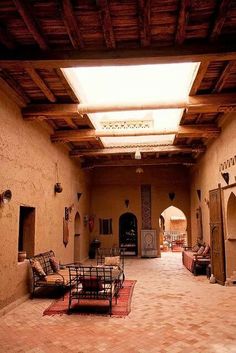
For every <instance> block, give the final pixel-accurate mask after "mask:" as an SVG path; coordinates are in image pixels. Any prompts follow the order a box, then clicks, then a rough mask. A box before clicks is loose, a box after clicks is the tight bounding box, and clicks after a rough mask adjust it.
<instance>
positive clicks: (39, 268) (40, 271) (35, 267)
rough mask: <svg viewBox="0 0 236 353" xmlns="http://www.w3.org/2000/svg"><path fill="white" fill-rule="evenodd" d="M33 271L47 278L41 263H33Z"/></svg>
mask: <svg viewBox="0 0 236 353" xmlns="http://www.w3.org/2000/svg"><path fill="white" fill-rule="evenodd" d="M31 265H32V268H33V270H34V271H35V272H36V274H37V275H38V276H39V277H46V273H45V272H44V270H43V268H42V266H41V265H40V263H39V261H37V260H35V261H33V262H32V263H31Z"/></svg>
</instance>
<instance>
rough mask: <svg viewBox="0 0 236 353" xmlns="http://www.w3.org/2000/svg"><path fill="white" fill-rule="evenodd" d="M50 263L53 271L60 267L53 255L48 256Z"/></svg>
mask: <svg viewBox="0 0 236 353" xmlns="http://www.w3.org/2000/svg"><path fill="white" fill-rule="evenodd" d="M49 261H50V265H51V267H52V269H53V272H58V271H59V269H60V265H59V262H58V261H57V260H56V258H55V256H52V257H50V258H49Z"/></svg>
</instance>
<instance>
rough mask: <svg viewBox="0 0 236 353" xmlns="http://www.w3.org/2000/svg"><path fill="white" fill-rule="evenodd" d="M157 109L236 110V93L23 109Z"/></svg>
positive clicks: (50, 112) (31, 112) (29, 112)
mask: <svg viewBox="0 0 236 353" xmlns="http://www.w3.org/2000/svg"><path fill="white" fill-rule="evenodd" d="M155 109H187V111H188V112H191V113H195V112H197V113H210V112H223V111H229V110H231V111H234V110H236V93H217V94H205V95H199V96H198V95H196V96H189V97H188V99H187V100H180V101H171V102H168V101H162V102H161V101H160V102H158V101H155V102H148V103H143V104H142V103H132V104H127V103H124V104H122V103H120V104H75V103H69V104H32V105H29V106H28V107H27V108H25V109H23V110H22V114H23V116H24V117H25V118H26V119H27V117H29V116H31V117H30V119H31V120H32V116H34V119H37V116H43V115H44V116H51V117H54V118H55V119H56V118H57V116H62V115H65V116H74V115H79V114H81V115H83V114H90V113H98V112H100V113H102V112H118V111H133V110H155Z"/></svg>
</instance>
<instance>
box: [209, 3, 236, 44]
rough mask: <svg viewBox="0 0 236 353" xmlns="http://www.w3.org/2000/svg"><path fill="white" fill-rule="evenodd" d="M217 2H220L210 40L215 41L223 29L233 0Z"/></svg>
mask: <svg viewBox="0 0 236 353" xmlns="http://www.w3.org/2000/svg"><path fill="white" fill-rule="evenodd" d="M217 3H219V7H218V10H217V14H216V16H215V21H214V24H213V27H212V30H211V34H210V41H215V40H216V39H218V37H219V35H220V33H221V30H222V27H223V25H224V23H225V20H226V15H227V12H228V10H229V7H230V5H231V3H232V0H222V1H218V2H217Z"/></svg>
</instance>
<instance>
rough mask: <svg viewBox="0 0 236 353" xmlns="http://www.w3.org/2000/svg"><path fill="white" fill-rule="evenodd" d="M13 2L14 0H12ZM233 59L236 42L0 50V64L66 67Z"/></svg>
mask: <svg viewBox="0 0 236 353" xmlns="http://www.w3.org/2000/svg"><path fill="white" fill-rule="evenodd" d="M15 1H16V0H15ZM219 60H221V61H225V60H228V61H229V60H236V43H235V42H231V43H230V44H229V43H214V44H194V45H192V44H185V45H181V46H178V45H176V46H174V47H173V46H172V47H165V48H139V49H113V50H112V49H110V50H107V49H106V50H97V51H95V50H79V49H77V50H75V49H74V50H63V49H61V50H50V51H49V50H48V51H47V52H42V51H37V50H34V51H33V50H31V51H29V50H28V51H27V50H24V51H22V50H18V51H14V50H12V51H7V52H6V51H5V52H4V51H1V53H0V67H2V68H8V67H17V68H18V69H19V68H25V67H34V68H43V69H50V68H66V67H76V66H83V67H91V66H104V65H111V66H114V65H140V64H155V63H174V62H189V61H196V62H199V61H200V62H202V61H204V62H206V61H219Z"/></svg>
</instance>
